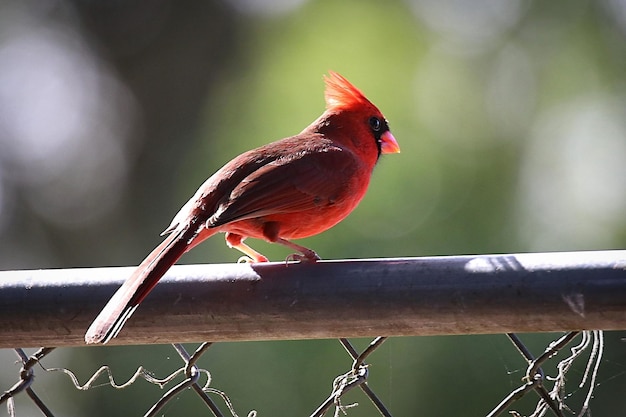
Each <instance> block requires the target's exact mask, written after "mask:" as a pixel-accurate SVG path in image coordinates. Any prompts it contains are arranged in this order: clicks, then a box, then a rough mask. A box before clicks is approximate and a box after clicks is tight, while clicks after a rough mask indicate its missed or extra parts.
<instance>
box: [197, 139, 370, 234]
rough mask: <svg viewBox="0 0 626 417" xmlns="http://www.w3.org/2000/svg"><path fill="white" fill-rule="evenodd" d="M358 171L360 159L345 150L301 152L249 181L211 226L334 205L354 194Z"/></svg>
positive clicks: (222, 206)
mask: <svg viewBox="0 0 626 417" xmlns="http://www.w3.org/2000/svg"><path fill="white" fill-rule="evenodd" d="M358 169H359V163H358V159H357V158H356V156H355V155H354V154H353V153H352V152H350V151H349V150H346V149H344V148H340V147H337V146H325V147H322V148H321V149H300V150H297V151H295V152H293V153H289V154H286V155H285V156H284V157H281V158H278V159H275V160H273V161H271V162H269V163H267V164H266V165H263V166H262V167H261V168H259V169H257V170H256V171H254V172H252V173H251V174H250V175H248V176H247V177H245V178H244V179H243V180H242V181H241V182H240V183H239V184H238V185H237V186H236V187H235V188H234V189H233V190H232V192H231V193H230V195H229V196H228V198H227V199H225V201H223V202H222V203H220V204H219V206H218V207H217V209H216V211H215V213H214V214H213V215H212V216H211V218H210V219H209V223H210V224H211V225H212V226H214V227H216V226H220V225H223V224H226V223H230V222H233V221H237V220H243V219H249V218H254V217H260V216H267V215H271V214H279V213H295V212H299V211H306V210H310V209H316V208H320V207H324V206H327V205H332V204H334V202H335V201H337V200H340V199H342V198H345V196H346V193H349V192H350V191H349V190H350V184H349V182H350V179H351V178H353V177H354V174H355V172H357V171H358Z"/></svg>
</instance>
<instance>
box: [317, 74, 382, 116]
mask: <svg viewBox="0 0 626 417" xmlns="http://www.w3.org/2000/svg"><path fill="white" fill-rule="evenodd" d="M328 74H329V75H328V76H324V81H325V82H326V91H325V93H324V97H325V98H326V108H327V109H328V110H346V109H350V108H355V107H359V106H374V105H373V104H372V103H371V102H370V101H369V100H368V99H367V98H366V97H365V96H364V95H363V93H362V92H361V91H360V90H359V89H358V88H356V87H355V86H353V85H352V83H350V81H348V80H346V79H345V78H344V77H343V76H342V75H340V74H337V73H336V72H334V71H328Z"/></svg>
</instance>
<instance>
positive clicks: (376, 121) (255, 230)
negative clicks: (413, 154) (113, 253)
mask: <svg viewBox="0 0 626 417" xmlns="http://www.w3.org/2000/svg"><path fill="white" fill-rule="evenodd" d="M325 81H326V93H325V97H326V111H325V112H324V113H323V114H322V115H321V116H320V117H319V118H318V119H317V120H315V121H314V122H313V123H311V124H310V125H309V126H308V127H307V128H305V129H304V130H303V131H302V132H300V133H299V134H297V135H295V136H292V137H288V138H285V139H282V140H279V141H277V142H274V143H270V144H269V145H265V146H262V147H260V148H257V149H253V150H251V151H248V152H246V153H243V154H241V155H239V156H238V157H236V158H235V159H233V160H232V161H230V162H229V163H227V164H226V165H224V166H223V167H222V168H221V169H220V170H219V171H217V172H216V173H215V174H213V175H212V176H211V177H210V178H209V179H208V180H206V181H205V183H204V184H202V186H201V187H200V188H199V189H198V191H197V192H196V194H195V195H194V196H193V197H192V198H191V200H189V201H188V202H187V204H185V205H184V206H183V208H182V209H181V210H180V211H179V212H178V214H177V215H176V216H175V217H174V220H172V223H171V224H170V226H169V227H168V228H167V230H165V232H163V234H169V235H168V237H167V238H166V239H165V240H164V241H163V242H162V243H161V244H160V245H159V246H157V247H156V249H154V250H153V251H152V252H151V253H150V254H149V255H148V257H147V258H146V259H144V261H143V262H142V263H141V265H139V266H138V267H137V269H136V270H135V272H134V273H133V274H132V275H131V277H130V278H128V279H127V280H126V282H124V284H123V285H122V286H121V287H120V289H119V290H118V291H117V292H116V293H115V295H113V297H112V298H111V300H109V302H108V303H107V305H106V306H105V307H104V309H103V310H102V311H101V312H100V314H99V315H98V317H96V319H95V320H94V322H93V323H92V324H91V326H90V327H89V329H88V330H87V333H86V334H85V342H87V343H98V342H101V343H106V342H107V341H109V340H110V339H111V338H113V337H115V336H116V335H117V333H118V332H119V331H120V330H121V328H122V326H123V325H124V323H125V322H126V320H128V318H129V317H130V315H131V314H132V313H133V311H134V310H135V309H136V308H137V306H138V305H139V303H141V301H142V300H143V299H144V298H145V297H146V295H148V293H149V292H150V290H152V288H153V287H154V286H155V285H156V283H157V282H158V281H159V279H160V278H161V277H162V276H163V275H164V274H165V272H167V270H168V269H169V268H170V267H171V266H172V265H173V264H174V263H175V262H176V261H177V260H178V259H179V258H180V257H181V256H182V255H183V254H184V253H185V252H187V251H188V250H190V249H191V248H193V247H194V246H196V245H197V244H199V243H200V242H202V241H203V240H205V239H207V238H208V237H210V236H213V235H214V234H216V233H220V232H222V233H225V234H226V236H225V237H226V244H227V245H228V246H230V247H231V248H235V249H238V250H240V251H241V252H243V253H245V254H246V255H247V256H249V257H250V258H251V259H249V260H250V261H253V262H267V261H268V259H267V258H266V257H265V256H263V255H261V254H260V253H258V252H256V251H255V250H253V249H252V248H250V247H249V246H248V245H246V244H245V243H244V242H243V241H244V240H245V239H246V238H247V237H253V238H257V239H265V240H267V241H269V242H276V243H280V244H282V245H285V246H288V247H289V248H291V249H293V250H296V251H298V252H300V253H301V254H302V255H292V258H293V259H299V260H306V261H316V260H318V259H320V258H319V257H318V256H317V254H316V253H315V252H314V251H312V250H311V249H307V248H305V247H303V246H300V245H298V244H295V243H293V242H291V239H300V238H304V237H308V236H313V235H316V234H318V233H321V232H323V231H325V230H327V229H329V228H331V227H333V226H334V225H336V224H337V223H339V222H340V221H341V220H343V219H344V218H345V217H346V216H347V215H348V214H350V212H351V211H352V210H354V208H355V207H356V206H357V204H358V203H359V201H361V199H362V198H363V196H364V195H365V192H366V191H367V186H368V184H369V182H370V176H371V175H372V170H373V169H374V165H376V161H378V158H379V156H380V155H381V154H383V153H397V152H400V147H399V146H398V143H397V142H396V140H395V138H394V137H393V135H392V134H391V132H390V131H389V125H388V124H387V121H386V120H385V118H384V116H383V115H382V113H381V112H380V111H379V110H378V109H377V108H376V106H374V105H373V104H372V103H371V102H370V101H369V100H368V99H367V98H365V96H364V95H363V93H361V92H360V91H359V90H358V89H357V88H356V87H354V86H353V85H352V84H350V82H349V81H348V80H346V79H345V78H344V77H342V76H341V75H339V74H337V73H334V72H330V76H328V77H325Z"/></svg>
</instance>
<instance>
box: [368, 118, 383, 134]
mask: <svg viewBox="0 0 626 417" xmlns="http://www.w3.org/2000/svg"><path fill="white" fill-rule="evenodd" d="M370 127H371V128H372V130H373V131H374V132H380V130H381V129H382V127H383V122H381V121H380V119H379V118H378V117H370Z"/></svg>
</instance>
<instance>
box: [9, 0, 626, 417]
mask: <svg viewBox="0 0 626 417" xmlns="http://www.w3.org/2000/svg"><path fill="white" fill-rule="evenodd" d="M329 69H332V70H335V71H338V72H340V73H341V74H343V75H345V76H346V77H347V78H348V79H349V80H351V81H352V82H353V83H354V84H355V85H357V86H358V87H359V88H360V89H361V90H362V91H363V92H364V93H365V94H366V95H367V96H368V97H369V98H370V99H371V100H372V101H373V102H374V103H375V104H376V105H377V106H378V107H379V108H380V109H381V110H382V111H383V113H384V114H385V116H386V117H387V118H388V120H389V122H390V125H391V129H392V132H393V133H394V135H395V137H396V138H397V139H398V141H399V143H400V145H401V148H402V153H401V154H399V155H390V156H386V157H384V158H383V159H382V160H381V162H380V164H379V166H378V168H377V169H376V171H375V173H374V178H373V181H372V183H371V187H370V191H369V193H368V195H367V196H366V198H365V199H364V201H363V202H362V203H361V205H360V207H359V208H358V209H357V210H356V211H355V212H354V213H353V214H352V215H351V216H350V217H349V218H348V219H347V220H345V221H344V222H343V223H341V224H340V225H338V226H336V227H335V228H334V229H332V230H330V231H328V232H326V233H324V234H322V235H320V236H317V237H314V238H310V239H307V240H303V241H300V242H301V243H302V244H304V245H306V246H309V247H312V248H314V249H315V250H316V251H317V252H318V253H319V254H320V255H321V256H322V258H326V259H335V258H368V257H398V256H424V255H446V254H475V253H510V252H528V251H565V250H596V249H618V248H624V247H625V246H626V216H625V215H624V213H625V211H626V1H624V0H603V1H583V0H574V1H564V0H560V1H551V2H533V1H521V0H517V1H515V0H512V1H507V2H501V1H497V0H475V1H472V2H463V1H459V0H456V1H448V2H440V1H436V0H424V1H410V0H405V1H400V0H393V1H385V2H383V1H373V0H365V1H356V0H352V1H343V2H338V1H330V0H322V1H313V0H310V1H306V0H267V1H261V0H256V1H255V0H223V1H202V2H201V1H190V2H175V1H171V0H157V1H152V2H142V1H137V0H134V1H133V0H131V1H125V2H123V1H116V2H95V1H63V0H58V1H37V0H28V1H10V0H9V1H2V2H0V235H1V237H2V238H1V239H0V268H2V269H35V268H52V267H64V268H67V267H82V266H89V267H96V266H118V265H135V264H137V263H139V262H140V261H141V259H142V258H143V256H145V255H146V254H147V253H148V252H149V251H150V250H151V249H152V248H153V247H154V246H155V245H156V244H157V243H158V242H159V241H160V238H159V233H160V231H161V230H163V229H164V228H165V227H166V226H167V225H168V224H169V221H170V219H171V218H172V216H173V215H174V214H175V213H176V211H177V210H178V208H179V207H180V206H182V204H183V203H184V202H185V201H186V200H187V199H188V198H189V197H190V196H191V195H192V194H193V192H194V191H195V190H196V188H197V187H198V186H199V185H200V184H201V183H202V182H203V181H204V179H206V178H207V177H208V176H209V175H210V174H212V173H213V172H214V171H215V170H217V169H218V168H219V167H220V166H221V165H222V164H223V163H225V162H226V161H228V160H229V159H230V158H232V157H233V156H235V155H237V154H239V153H240V152H243V151H245V150H248V149H250V148H252V147H256V146H259V145H262V144H265V143H267V142H270V141H273V140H276V139H279V138H281V137H284V136H288V135H292V134H295V133H298V132H299V131H300V130H301V129H302V128H304V127H305V126H306V125H308V124H309V123H310V122H311V121H313V120H314V119H315V118H316V117H317V116H318V115H319V114H320V113H321V112H322V110H323V108H324V102H323V88H324V87H323V82H322V75H323V74H324V73H326V72H327V71H328V70H329ZM252 244H253V246H254V247H255V248H257V249H259V250H260V251H261V252H262V253H264V254H266V255H268V256H269V257H270V258H271V259H274V260H281V259H284V257H285V256H286V255H287V254H288V253H289V252H288V251H287V250H285V249H284V248H282V247H276V246H274V245H267V244H265V243H263V242H252ZM238 257H239V253H236V252H235V251H233V250H230V249H228V248H227V247H226V246H225V244H224V242H223V239H221V238H220V237H215V238H213V239H210V240H209V241H208V242H207V243H205V244H203V245H202V246H200V247H198V248H197V249H195V250H194V251H192V252H191V253H190V254H188V255H187V256H185V257H184V258H183V260H182V262H184V263H205V262H208V263H216V262H234V261H235V260H236V259H237V258H238ZM622 335H623V333H620V332H613V333H609V334H607V336H606V337H607V350H606V353H605V356H604V359H603V361H602V364H601V367H600V375H599V377H598V382H599V383H600V385H599V386H598V387H597V388H596V394H595V398H594V399H593V401H592V410H593V415H594V417H603V416H615V415H617V414H616V411H619V410H622V411H623V410H626V400H625V399H624V396H623V392H624V387H626V355H625V354H624V343H623V342H622V341H621V337H622ZM556 337H557V335H554V334H550V335H546V334H544V335H525V337H524V340H525V341H527V342H528V343H529V345H530V346H531V347H532V348H533V349H534V351H535V352H536V353H537V354H538V353H540V352H541V351H542V350H543V349H544V347H545V346H546V345H547V344H548V343H549V342H550V341H551V340H553V339H554V338H556ZM357 342H358V344H359V346H364V345H365V344H366V343H367V341H357ZM191 348H193V347H190V349H191ZM14 359H15V358H14V354H13V353H12V352H10V351H0V369H1V371H0V389H7V388H8V387H10V386H11V385H12V384H13V383H14V382H15V380H16V378H17V372H18V369H19V367H18V366H17V365H15V364H14V363H13V361H14ZM370 362H371V363H372V365H371V367H370V375H371V376H370V378H371V379H370V383H371V385H372V387H373V388H374V390H375V391H376V392H377V393H378V394H379V395H380V396H381V398H382V400H383V401H384V402H385V403H386V405H387V406H388V407H389V408H390V410H391V411H392V413H393V415H394V416H417V415H419V416H459V415H463V416H480V415H485V414H486V413H488V412H489V411H490V410H491V409H492V408H493V407H495V405H496V404H497V403H498V402H499V401H500V400H501V399H502V398H503V397H504V396H505V395H506V394H508V392H510V391H511V390H512V389H514V388H516V387H517V386H519V385H520V384H521V381H520V378H521V377H522V375H523V371H524V369H525V364H524V363H523V362H522V360H521V359H520V358H519V356H518V355H517V354H516V353H515V351H514V349H513V348H512V346H510V344H509V343H508V342H507V341H506V339H505V337H504V336H502V335H493V336H465V337H452V336H442V337H428V338H427V337H415V338H394V339H391V340H389V341H387V342H386V343H385V345H383V347H382V348H381V349H380V350H379V351H377V352H376V353H375V354H374V355H373V356H372V357H371V361H370ZM102 364H110V365H111V366H112V368H113V372H114V374H115V377H116V379H118V382H119V381H123V380H124V378H126V377H128V376H130V375H131V374H132V373H133V372H134V370H135V368H136V367H137V366H139V365H144V366H146V367H147V368H148V369H150V370H152V371H154V373H155V374H156V375H157V376H164V375H166V374H167V373H168V372H170V371H173V370H175V369H177V368H178V367H180V365H181V364H180V360H178V359H177V357H176V354H175V353H174V351H173V350H172V349H171V348H170V347H168V346H154V347H124V348H121V347H106V348H89V349H62V350H60V351H57V352H55V353H53V354H51V355H50V356H49V358H48V359H46V361H45V365H47V366H50V367H51V366H67V367H69V368H70V369H72V370H74V371H75V372H76V373H77V374H78V376H79V378H81V381H85V380H86V379H87V378H88V377H89V376H91V374H92V373H93V372H94V371H95V370H96V369H97V368H98V367H99V366H100V365H102ZM200 365H201V366H203V367H205V368H207V369H209V370H210V371H211V373H212V378H213V379H212V386H213V387H215V388H217V389H220V390H223V391H225V392H226V393H227V394H228V395H229V396H230V398H231V400H232V401H233V405H234V407H235V409H236V410H237V413H238V414H239V415H240V416H244V415H247V413H248V412H249V411H250V410H252V409H254V410H257V411H258V413H259V414H258V415H259V416H260V417H264V416H308V415H309V414H310V412H311V411H312V410H314V409H315V408H316V407H317V406H318V405H319V404H320V403H321V402H322V401H323V400H324V399H325V398H326V396H327V395H328V394H329V392H330V389H331V383H332V380H333V378H334V377H335V376H337V375H339V374H340V373H343V372H345V371H346V370H347V369H348V368H349V366H350V361H349V360H348V357H347V355H346V354H345V353H344V352H343V350H342V348H341V347H340V346H339V344H338V342H337V341H333V340H315V341H285V342H246V343H220V344H217V345H216V346H214V347H212V348H211V349H210V350H209V351H208V352H207V354H205V355H204V357H203V359H202V360H201V362H200ZM583 370H584V367H583V366H582V365H581V366H579V367H578V368H576V370H574V371H573V373H572V374H571V375H572V376H571V379H572V380H573V382H572V384H571V385H570V386H568V389H569V390H570V391H571V392H572V393H573V396H572V399H571V406H572V408H573V409H574V410H576V407H577V406H579V405H580V401H581V397H584V393H585V389H579V388H578V387H577V383H578V381H577V377H579V376H580V374H581V373H582V371H583ZM37 373H38V377H37V378H38V379H37V383H36V385H35V389H36V391H37V393H38V394H39V395H40V396H41V397H42V398H43V399H44V401H45V402H46V403H47V404H48V405H49V406H50V407H51V408H52V410H53V411H55V412H56V413H58V414H55V415H67V416H87V415H89V416H105V415H107V416H110V415H127V416H134V415H143V413H144V412H145V411H146V410H147V409H148V408H149V407H150V406H151V405H152V404H153V403H154V402H155V401H156V400H157V398H158V397H159V396H160V395H161V394H162V393H163V391H162V390H160V389H159V388H157V387H155V386H151V385H149V384H147V383H144V382H138V383H136V384H135V385H134V386H132V387H131V388H128V389H126V390H124V391H115V390H113V389H112V388H110V387H108V386H106V384H105V380H104V379H103V380H102V384H101V385H102V386H100V387H98V388H96V389H92V390H90V391H88V392H77V391H75V390H74V389H73V387H72V386H71V383H70V382H69V380H68V379H67V378H66V377H64V376H63V375H61V374H45V373H42V371H41V370H39V371H37ZM40 374H41V375H40ZM22 397H24V398H18V401H17V408H16V409H17V415H18V416H24V415H38V411H36V410H34V409H32V406H31V404H30V402H29V401H28V399H27V398H25V396H22ZM350 401H356V402H359V403H360V406H359V407H357V408H351V409H349V415H351V416H376V415H378V414H377V413H376V412H375V411H374V409H373V408H372V407H371V405H370V404H369V403H368V400H367V399H366V398H365V397H364V396H362V395H361V394H359V393H358V392H357V391H355V392H354V393H352V394H351V395H350V396H349V397H348V398H347V399H346V403H349V402H350ZM535 401H536V398H535V397H533V396H532V395H531V396H529V397H528V398H526V399H525V400H524V401H522V402H520V403H519V404H516V409H518V410H519V411H520V412H522V414H525V415H527V414H530V413H531V412H532V410H533V409H534V404H535ZM4 412H5V410H3V409H0V416H1V415H4V414H3V413H4ZM162 414H163V415H165V416H188V415H209V413H208V411H207V410H206V409H205V408H204V406H203V405H202V404H201V403H200V401H199V400H197V398H195V396H194V394H192V393H185V394H183V395H181V396H180V397H179V398H178V399H177V400H176V401H174V402H173V403H171V404H170V405H169V406H168V407H167V408H166V409H165V411H164V412H163V413H162Z"/></svg>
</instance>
